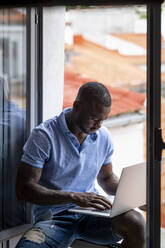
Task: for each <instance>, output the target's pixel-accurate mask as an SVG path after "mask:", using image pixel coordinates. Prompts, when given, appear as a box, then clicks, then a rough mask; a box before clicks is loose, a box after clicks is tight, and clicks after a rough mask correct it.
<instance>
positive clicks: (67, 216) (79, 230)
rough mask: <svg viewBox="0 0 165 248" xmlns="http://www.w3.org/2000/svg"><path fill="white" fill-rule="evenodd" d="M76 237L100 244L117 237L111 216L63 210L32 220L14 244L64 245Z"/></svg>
mask: <svg viewBox="0 0 165 248" xmlns="http://www.w3.org/2000/svg"><path fill="white" fill-rule="evenodd" d="M76 239H81V240H86V241H89V242H91V243H95V244H100V245H110V244H115V243H117V242H118V241H119V240H121V238H120V237H118V236H117V235H116V234H114V233H113V219H111V218H105V217H94V216H89V215H83V214H77V213H69V212H67V211H64V212H61V213H58V214H56V215H55V216H52V217H51V218H48V219H47V220H44V219H42V220H40V221H38V222H37V223H35V224H34V225H33V227H32V229H30V230H29V231H28V232H27V233H25V235H24V236H23V237H22V238H21V240H20V241H19V242H18V244H17V247H16V248H27V247H28V248H38V247H40V248H67V247H69V246H70V245H71V244H72V242H73V241H74V240H76Z"/></svg>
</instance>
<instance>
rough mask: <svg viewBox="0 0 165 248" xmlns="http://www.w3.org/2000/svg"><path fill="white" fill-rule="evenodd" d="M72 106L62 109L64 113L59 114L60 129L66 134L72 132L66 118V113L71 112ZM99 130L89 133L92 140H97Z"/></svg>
mask: <svg viewBox="0 0 165 248" xmlns="http://www.w3.org/2000/svg"><path fill="white" fill-rule="evenodd" d="M71 109H72V108H66V109H64V110H63V111H62V113H61V114H60V115H59V118H58V120H59V125H60V129H61V130H62V132H63V133H64V134H65V135H69V134H71V132H70V130H69V128H68V126H67V124H66V120H65V114H66V113H67V112H69V111H70V110H71ZM97 132H98V131H96V132H95V133H91V134H89V136H90V138H91V139H92V141H95V140H96V139H97Z"/></svg>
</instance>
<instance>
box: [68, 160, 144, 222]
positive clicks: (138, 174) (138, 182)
mask: <svg viewBox="0 0 165 248" xmlns="http://www.w3.org/2000/svg"><path fill="white" fill-rule="evenodd" d="M107 198H108V199H109V200H110V198H109V197H107ZM110 201H111V200H110ZM111 202H112V201H111ZM145 204H146V163H140V164H135V165H132V166H129V167H125V168H123V170H122V173H121V176H120V180H119V184H118V188H117V192H116V195H115V197H114V201H113V204H112V208H111V209H106V210H103V211H102V210H97V209H94V208H81V207H78V206H77V207H74V208H70V209H69V210H68V211H69V212H74V213H83V214H89V215H95V216H104V217H110V218H112V217H115V216H117V215H120V214H122V213H125V212H127V211H129V210H131V209H134V208H137V207H140V206H143V205H145Z"/></svg>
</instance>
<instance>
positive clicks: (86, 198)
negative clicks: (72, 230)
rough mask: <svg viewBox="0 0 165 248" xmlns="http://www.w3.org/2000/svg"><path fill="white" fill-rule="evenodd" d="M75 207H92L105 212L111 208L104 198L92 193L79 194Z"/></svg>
mask: <svg viewBox="0 0 165 248" xmlns="http://www.w3.org/2000/svg"><path fill="white" fill-rule="evenodd" d="M78 195H79V197H78V201H77V202H76V204H77V205H79V206H80V207H92V208H96V209H99V210H105V209H107V208H108V209H109V208H111V207H112V204H111V202H110V201H109V200H108V199H107V198H105V197H104V196H101V195H97V194H94V193H79V194H78Z"/></svg>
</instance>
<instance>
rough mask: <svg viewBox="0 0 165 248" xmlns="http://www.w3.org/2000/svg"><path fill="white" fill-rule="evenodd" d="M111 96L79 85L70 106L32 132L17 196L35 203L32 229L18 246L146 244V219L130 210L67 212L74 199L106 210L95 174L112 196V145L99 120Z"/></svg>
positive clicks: (128, 247) (132, 247) (129, 247)
mask: <svg viewBox="0 0 165 248" xmlns="http://www.w3.org/2000/svg"><path fill="white" fill-rule="evenodd" d="M110 107H111V97H110V94H109V91H108V89H107V88H106V87H105V86H104V85H102V84H100V83H97V82H89V83H86V84H84V85H83V86H81V88H80V89H79V92H78V95H77V97H76V99H75V101H74V103H73V107H72V108H70V109H65V110H64V111H63V112H62V113H61V114H60V115H59V116H57V117H54V118H52V119H50V120H48V121H46V122H44V123H42V124H40V125H39V126H38V127H37V128H35V129H34V130H33V131H32V134H31V135H30V137H29V139H28V141H27V143H26V144H25V146H24V154H23V156H22V164H21V165H20V167H19V173H18V178H17V196H18V198H19V199H20V200H25V201H28V202H31V203H34V204H36V206H35V211H34V213H35V218H36V219H35V220H36V223H35V224H34V225H33V228H32V229H31V230H30V231H28V232H27V233H26V234H25V235H24V237H23V238H22V239H21V241H20V242H19V244H18V246H17V248H25V247H31V248H37V247H43V248H48V247H52V248H53V247H54V248H65V247H69V246H70V245H71V244H72V242H73V241H74V240H75V239H82V240H86V241H89V242H93V243H96V244H103V245H113V246H112V247H119V246H118V245H117V242H118V241H119V240H121V239H123V242H122V245H121V247H122V248H144V247H145V222H144V219H143V217H142V215H141V214H140V213H138V212H136V211H134V210H131V211H129V212H127V213H125V214H122V215H120V216H117V217H115V218H100V217H93V216H87V215H83V214H74V213H69V212H68V211H67V210H68V209H69V208H71V207H73V206H74V205H75V204H76V205H78V206H80V207H94V208H96V209H100V210H104V209H106V208H111V203H110V202H109V201H108V200H107V199H106V198H105V197H103V196H100V195H99V194H98V192H97V190H96V189H95V185H94V182H95V179H96V178H97V180H98V183H99V185H100V186H101V187H102V188H103V189H104V191H106V192H107V193H108V194H110V195H115V192H116V189H117V185H118V179H117V177H116V176H115V175H114V173H113V170H112V161H111V156H112V154H113V144H112V140H111V137H110V135H109V133H108V131H107V130H106V129H105V128H104V127H101V123H102V122H103V121H104V120H105V119H107V118H108V116H109V113H110Z"/></svg>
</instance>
